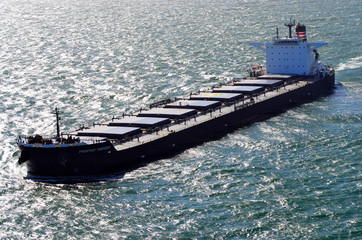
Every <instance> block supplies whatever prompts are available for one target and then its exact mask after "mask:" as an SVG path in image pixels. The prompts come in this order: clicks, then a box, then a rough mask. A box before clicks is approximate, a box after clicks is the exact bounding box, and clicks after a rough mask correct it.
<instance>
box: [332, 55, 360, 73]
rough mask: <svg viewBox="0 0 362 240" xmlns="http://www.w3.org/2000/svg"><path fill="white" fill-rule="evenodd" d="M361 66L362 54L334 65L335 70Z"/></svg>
mask: <svg viewBox="0 0 362 240" xmlns="http://www.w3.org/2000/svg"><path fill="white" fill-rule="evenodd" d="M361 67H362V56H359V57H355V58H352V59H350V60H348V61H347V62H345V63H340V64H339V65H338V66H337V67H336V71H343V70H350V69H357V68H361Z"/></svg>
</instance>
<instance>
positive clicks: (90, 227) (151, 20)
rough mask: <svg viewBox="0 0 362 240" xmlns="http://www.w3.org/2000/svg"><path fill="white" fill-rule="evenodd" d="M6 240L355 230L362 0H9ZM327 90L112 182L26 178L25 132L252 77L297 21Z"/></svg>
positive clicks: (68, 126)
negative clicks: (326, 72) (266, 48)
mask: <svg viewBox="0 0 362 240" xmlns="http://www.w3.org/2000/svg"><path fill="white" fill-rule="evenodd" d="M0 16H1V17H0V146H1V148H0V178H1V180H0V203H1V204H0V239H360V238H361V237H362V223H361V221H362V211H361V202H362V199H361V194H362V191H361V188H362V182H361V170H362V168H361V144H362V140H361V139H362V133H361V120H362V107H361V106H362V98H361V96H362V86H361V73H362V47H361V46H362V42H361V39H362V35H361V16H362V4H361V2H360V1H359V0H351V1H340V0H336V1H330V0H319V1H313V0H306V1H296V0H291V1H286V0H275V1H266V0H264V1H263V0H259V1H256V0H252V1H247V0H244V1H242V0H199V1H186V0H174V1H166V0H93V1H85V0H78V1H70V0H64V1H55V0H44V1H38V0H2V1H1V2H0ZM290 18H291V19H292V20H293V19H296V21H297V22H300V23H302V24H305V25H306V27H307V37H308V40H309V41H315V42H328V46H326V47H323V48H320V49H319V50H318V51H319V53H320V59H321V60H322V61H323V62H324V63H326V64H329V65H331V66H334V67H335V69H336V87H335V89H334V91H333V93H332V94H331V95H329V96H324V97H322V98H320V99H318V100H317V101H313V102H310V103H306V104H304V105H301V106H299V107H296V108H294V109H291V110H288V111H286V112H284V113H283V114H280V115H279V116H275V117H272V118H270V119H268V120H266V121H263V122H257V123H255V124H252V125H250V126H248V127H244V128H241V129H239V130H237V131H235V132H233V133H230V134H228V135H226V136H225V137H223V138H222V139H219V140H217V141H212V142H207V143H205V144H202V145H199V146H197V147H194V148H191V149H188V150H186V151H184V152H183V153H181V154H179V155H177V156H175V157H172V158H168V159H162V160H160V161H157V162H153V163H151V164H148V165H146V166H143V167H140V168H138V169H135V170H134V171H131V172H128V173H125V174H123V175H121V176H118V177H116V178H114V179H112V180H109V181H101V182H96V183H83V184H49V183H38V182H34V181H31V180H26V179H24V176H26V167H25V166H24V165H20V166H19V165H18V164H17V159H18V157H19V154H20V151H19V150H18V149H17V146H16V144H15V139H16V137H17V136H18V135H28V134H37V133H38V134H43V135H54V134H55V133H56V128H55V117H54V115H53V114H52V111H53V110H54V108H55V107H58V108H59V109H61V110H62V111H64V114H63V116H62V120H61V131H63V132H66V131H70V130H74V129H76V128H79V127H80V126H88V125H91V124H92V123H93V122H99V121H103V120H108V119H110V118H111V117H112V116H119V115H121V114H122V113H124V112H126V113H127V112H130V111H133V110H137V109H140V108H144V107H147V106H148V105H149V104H151V103H153V102H156V101H158V100H162V99H164V98H168V97H176V96H181V95H185V94H189V93H190V92H192V91H194V92H195V91H197V90H199V89H200V88H207V87H210V86H212V85H214V84H218V83H222V82H224V81H226V80H228V79H230V78H232V77H235V76H246V74H247V73H246V71H247V69H248V68H249V67H251V66H253V65H254V64H264V63H265V56H264V53H263V52H262V51H259V50H258V49H256V48H253V47H252V46H249V45H248V43H249V42H265V41H266V42H268V41H270V40H271V38H272V37H274V36H275V31H276V29H275V28H276V27H279V34H280V36H286V35H287V34H288V29H287V28H285V27H283V25H284V23H285V22H288V21H289V19H290Z"/></svg>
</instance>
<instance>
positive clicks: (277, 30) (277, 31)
mask: <svg viewBox="0 0 362 240" xmlns="http://www.w3.org/2000/svg"><path fill="white" fill-rule="evenodd" d="M276 38H277V39H279V29H278V28H277V36H276Z"/></svg>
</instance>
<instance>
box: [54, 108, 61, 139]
mask: <svg viewBox="0 0 362 240" xmlns="http://www.w3.org/2000/svg"><path fill="white" fill-rule="evenodd" d="M61 113H63V112H61V111H59V110H58V107H56V108H55V111H54V112H53V114H55V116H56V118H57V141H58V142H60V140H61V139H60V128H59V120H60V117H59V114H61Z"/></svg>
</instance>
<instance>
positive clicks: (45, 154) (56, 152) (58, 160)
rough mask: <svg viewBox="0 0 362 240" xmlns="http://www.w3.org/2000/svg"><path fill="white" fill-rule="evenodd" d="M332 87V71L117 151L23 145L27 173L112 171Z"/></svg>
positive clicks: (168, 152)
mask: <svg viewBox="0 0 362 240" xmlns="http://www.w3.org/2000/svg"><path fill="white" fill-rule="evenodd" d="M333 86H334V74H331V75H329V76H326V77H325V78H323V79H321V80H318V81H315V82H313V83H312V84H307V85H305V86H304V87H301V88H298V89H296V90H293V91H290V92H286V93H284V94H281V95H278V96H276V97H273V98H270V99H267V100H264V101H261V102H258V103H255V104H252V105H250V106H248V107H245V108H242V109H240V110H236V111H234V112H231V113H229V114H226V115H223V116H220V117H217V118H214V119H213V120H210V121H207V122H205V123H202V124H198V125H195V126H193V127H190V128H186V129H185V130H182V131H179V132H176V133H173V134H169V135H167V136H165V137H162V138H159V139H157V140H154V141H151V142H147V143H144V144H141V145H138V146H135V147H132V148H128V149H124V150H120V151H117V150H116V149H115V148H114V146H113V145H112V143H110V142H103V143H99V144H91V145H84V146H76V147H67V148H37V147H25V146H24V145H20V146H19V147H20V148H21V151H22V156H23V155H24V157H23V158H25V160H26V165H27V169H28V176H33V177H34V176H41V177H50V178H51V177H67V176H87V175H93V176H94V175H103V174H112V173H117V172H120V171H123V170H129V169H132V168H134V167H135V166H137V165H139V164H141V163H145V162H151V161H154V160H157V159H160V158H162V157H165V156H172V155H174V154H177V153H179V152H180V151H183V150H185V149H187V148H189V147H192V146H195V145H198V144H201V143H203V142H205V141H209V140H212V139H217V138H219V137H222V136H224V135H225V134H226V133H229V132H231V131H233V130H235V129H237V128H240V127H242V126H245V125H247V124H251V123H253V122H255V121H260V120H263V119H266V118H268V117H270V116H274V115H276V114H278V113H280V112H281V111H284V110H285V109H287V108H290V107H293V106H295V105H298V104H302V103H305V102H308V101H311V100H313V99H315V98H318V97H320V96H322V95H325V94H328V93H330V92H331V89H332V88H333ZM210 129H212V131H210Z"/></svg>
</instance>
